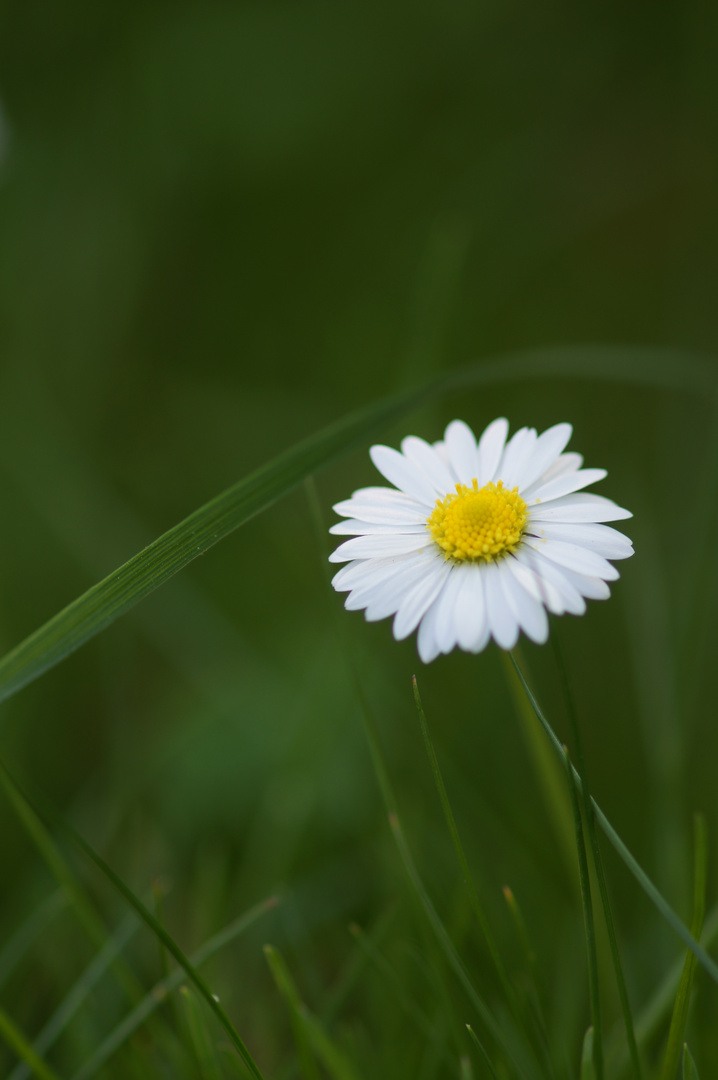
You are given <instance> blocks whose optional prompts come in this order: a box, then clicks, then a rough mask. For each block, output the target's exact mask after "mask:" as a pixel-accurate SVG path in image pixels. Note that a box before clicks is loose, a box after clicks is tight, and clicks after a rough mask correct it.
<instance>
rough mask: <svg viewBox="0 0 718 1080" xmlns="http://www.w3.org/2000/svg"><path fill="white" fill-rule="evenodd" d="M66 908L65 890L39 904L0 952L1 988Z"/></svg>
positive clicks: (59, 890)
mask: <svg viewBox="0 0 718 1080" xmlns="http://www.w3.org/2000/svg"><path fill="white" fill-rule="evenodd" d="M66 907H67V895H66V893H65V891H64V890H63V889H57V890H56V891H55V892H54V893H51V894H50V895H49V896H48V897H47V898H46V899H45V900H43V901H42V902H41V903H40V904H38V906H37V907H36V908H35V910H34V911H33V912H32V914H31V915H29V916H28V917H27V919H26V920H25V922H24V923H23V924H22V925H21V926H20V927H19V928H18V929H17V930H16V931H15V933H14V934H13V935H12V937H11V938H10V939H9V940H8V941H7V942H6V944H5V945H4V947H3V948H2V950H0V986H2V985H3V983H4V982H5V981H6V980H7V979H8V978H9V976H10V975H11V974H12V972H13V971H14V970H15V968H16V967H17V965H18V964H19V963H20V961H21V960H22V958H23V956H24V955H25V953H26V952H27V951H28V949H30V948H31V947H32V945H34V943H35V941H36V940H37V938H38V937H39V935H40V934H41V933H42V931H43V930H44V929H45V927H46V926H47V925H48V924H49V923H50V922H52V920H53V919H54V918H55V916H56V915H58V914H59V913H60V912H61V911H64V909H65V908H66Z"/></svg>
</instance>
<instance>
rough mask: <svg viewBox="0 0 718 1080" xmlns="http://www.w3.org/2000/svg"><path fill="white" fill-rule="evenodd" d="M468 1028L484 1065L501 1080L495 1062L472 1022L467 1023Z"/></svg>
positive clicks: (496, 1079) (495, 1077)
mask: <svg viewBox="0 0 718 1080" xmlns="http://www.w3.org/2000/svg"><path fill="white" fill-rule="evenodd" d="M466 1030H467V1031H468V1033H469V1035H470V1036H471V1040H472V1042H473V1044H474V1046H475V1047H476V1048H477V1050H478V1051H479V1053H480V1054H481V1059H482V1061H483V1063H484V1065H485V1066H486V1068H487V1069H488V1070H489V1072H490V1073H491V1075H492V1076H493V1078H494V1080H499V1078H498V1076H497V1075H496V1069H495V1068H494V1066H493V1064H492V1063H491V1058H490V1057H489V1055H488V1054H487V1052H486V1050H485V1048H484V1045H483V1043H482V1042H481V1040H480V1039H479V1037H478V1035H477V1034H476V1032H475V1031H474V1029H473V1028H472V1026H471V1024H467V1025H466Z"/></svg>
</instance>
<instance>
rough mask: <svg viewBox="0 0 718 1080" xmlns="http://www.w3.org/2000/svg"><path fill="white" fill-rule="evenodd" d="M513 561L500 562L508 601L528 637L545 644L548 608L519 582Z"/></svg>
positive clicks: (503, 587)
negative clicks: (513, 567)
mask: <svg viewBox="0 0 718 1080" xmlns="http://www.w3.org/2000/svg"><path fill="white" fill-rule="evenodd" d="M513 562H515V560H514V559H502V560H501V562H500V563H498V568H499V578H500V581H501V587H502V589H503V592H504V596H505V598H506V602H507V604H508V605H509V607H510V608H511V611H512V612H513V615H514V617H515V619H516V621H517V622H518V624H519V626H520V627H521V629H522V630H523V631H524V633H525V634H526V635H527V637H530V638H531V640H532V641H535V642H536V644H537V645H543V643H544V642H545V641H546V639H547V638H548V617H547V615H546V608H545V607H544V606H543V604H542V603H541V600H540V599H537V597H536V596H535V595H534V594H533V593H530V592H528V591H527V590H526V589H525V588H523V587H522V585H520V584H519V581H518V578H517V577H516V576H515V575H514V574H513V573H512V571H511V569H510V564H511V563H513Z"/></svg>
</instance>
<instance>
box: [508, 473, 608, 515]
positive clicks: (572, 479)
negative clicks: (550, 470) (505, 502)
mask: <svg viewBox="0 0 718 1080" xmlns="http://www.w3.org/2000/svg"><path fill="white" fill-rule="evenodd" d="M607 475H608V474H607V472H606V470H605V469H578V470H577V471H576V472H571V473H564V475H563V476H555V477H554V478H553V480H547V481H546V482H545V483H544V481H543V480H538V481H537V482H536V483H535V484H534V485H533V487H530V488H527V489H526V490H525V491H522V492H521V497H522V498H524V499H525V500H526V502H527V503H530V504H531V505H532V506H533V504H534V503H546V502H548V501H549V500H550V499H559V498H560V497H561V496H562V495H570V494H571V493H572V492H573V491H579V490H580V489H581V488H585V487H588V485H589V484H595V483H596V481H597V480H603V478H604V477H605V476H607Z"/></svg>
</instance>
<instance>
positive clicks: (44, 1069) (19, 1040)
mask: <svg viewBox="0 0 718 1080" xmlns="http://www.w3.org/2000/svg"><path fill="white" fill-rule="evenodd" d="M0 1037H2V1038H3V1039H4V1040H5V1042H6V1043H7V1044H8V1046H9V1047H10V1049H11V1050H14V1052H15V1053H16V1054H17V1056H18V1057H19V1058H20V1059H21V1060H22V1061H25V1062H27V1064H28V1066H29V1067H30V1069H31V1070H32V1072H33V1073H34V1074H35V1076H37V1077H39V1080H59V1077H58V1075H57V1073H56V1072H53V1070H52V1069H51V1068H50V1066H49V1065H48V1064H47V1062H46V1061H43V1059H42V1058H41V1057H40V1055H39V1054H38V1053H37V1051H35V1050H34V1049H33V1048H32V1046H31V1044H30V1043H29V1042H28V1040H27V1039H26V1038H25V1036H24V1035H23V1033H22V1032H21V1031H20V1028H19V1027H18V1026H17V1024H16V1023H15V1022H14V1021H13V1020H11V1018H10V1017H9V1016H8V1014H7V1013H6V1012H5V1010H4V1009H2V1008H0Z"/></svg>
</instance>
